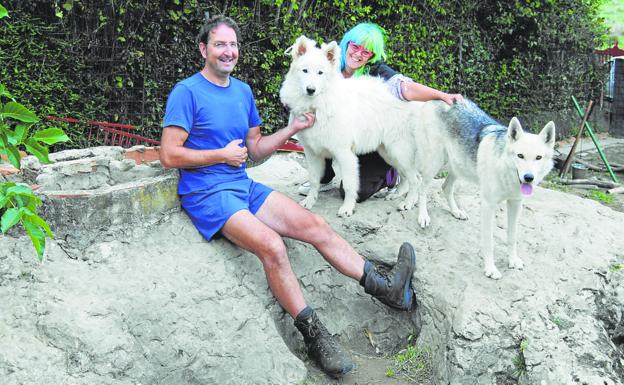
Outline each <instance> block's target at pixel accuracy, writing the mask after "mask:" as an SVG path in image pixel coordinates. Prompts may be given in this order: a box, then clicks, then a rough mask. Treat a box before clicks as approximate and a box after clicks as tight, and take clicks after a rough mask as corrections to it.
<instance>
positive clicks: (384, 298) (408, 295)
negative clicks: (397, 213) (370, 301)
mask: <svg viewBox="0 0 624 385" xmlns="http://www.w3.org/2000/svg"><path fill="white" fill-rule="evenodd" d="M366 263H367V264H370V266H369V267H368V268H367V267H365V271H366V269H368V271H367V272H365V273H364V274H365V277H364V278H363V281H364V282H363V286H364V291H365V292H367V293H368V294H370V295H372V296H373V297H375V298H377V299H378V300H380V301H381V302H383V303H385V304H386V305H388V306H391V307H394V308H397V309H401V310H410V309H411V308H412V304H413V303H414V290H413V289H412V275H413V274H414V270H415V269H416V253H415V252H414V248H413V247H412V245H410V244H409V243H407V242H406V243H403V244H402V245H401V248H400V249H399V256H398V258H397V263H396V265H394V267H393V268H392V270H390V272H389V273H388V274H382V273H380V272H379V271H377V269H376V268H375V267H374V266H372V264H371V263H370V262H368V261H367V262H366Z"/></svg>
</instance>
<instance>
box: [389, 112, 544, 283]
mask: <svg viewBox="0 0 624 385" xmlns="http://www.w3.org/2000/svg"><path fill="white" fill-rule="evenodd" d="M413 135H414V143H415V145H416V146H415V147H416V149H415V154H416V156H415V167H416V169H417V170H418V172H419V173H420V175H421V177H422V182H421V184H420V186H418V189H419V199H418V222H419V224H420V226H421V227H426V226H428V225H429V224H430V221H431V220H430V217H429V213H428V212H427V190H428V188H429V184H430V183H431V181H432V180H433V178H434V177H435V175H436V174H437V173H438V171H439V170H440V168H442V167H443V166H444V164H446V165H447V168H448V176H447V177H446V180H445V182H444V184H443V192H444V195H445V197H446V200H447V202H448V205H449V208H450V211H451V213H452V215H453V216H454V217H456V218H458V219H467V215H466V213H465V212H464V211H463V210H461V209H460V208H459V206H458V205H457V202H456V201H455V195H454V187H455V182H456V181H457V178H458V177H462V178H465V179H468V180H472V181H474V182H477V183H478V184H479V186H480V195H481V253H482V255H483V262H484V267H485V275H486V276H488V277H490V278H493V279H499V278H500V277H501V274H500V272H499V271H498V270H497V269H496V266H495V264H494V257H493V244H492V242H493V226H494V224H493V221H494V213H495V209H496V207H497V206H498V204H500V203H501V202H503V201H505V202H506V203H507V219H508V228H507V237H508V239H507V243H508V253H509V256H508V257H509V267H510V268H516V269H522V268H523V267H524V263H523V261H522V260H521V259H520V258H519V257H518V253H517V239H516V234H517V227H518V218H519V215H520V212H521V208H522V200H523V198H524V197H526V196H529V195H531V194H532V193H533V189H534V186H536V185H537V184H538V183H540V181H541V180H542V179H543V178H544V177H545V176H546V174H548V172H549V171H550V170H551V169H552V167H553V160H552V158H553V151H554V150H553V148H554V143H555V124H554V123H553V122H552V121H551V122H548V123H547V124H546V125H545V126H544V128H543V129H542V130H541V132H540V133H539V134H537V135H536V134H532V133H529V132H525V131H524V130H523V129H522V127H521V125H520V122H519V121H518V119H517V118H515V117H514V118H512V119H511V121H510V122H509V125H508V126H507V127H505V126H503V125H501V124H500V123H498V122H496V121H495V120H494V119H492V118H491V117H490V116H489V115H487V114H486V113H485V112H483V111H482V110H481V109H480V108H479V107H477V106H476V105H475V104H474V103H473V102H471V101H470V100H465V101H464V102H460V103H456V104H455V105H453V106H448V105H447V104H446V103H443V102H439V101H431V102H426V103H424V104H423V105H422V108H421V109H420V117H419V125H418V127H417V129H416V130H415V131H414V133H413ZM399 186H400V185H399ZM412 186H413V185H410V186H409V188H410V189H412V188H413V187H412ZM404 187H405V188H407V186H404ZM403 190H404V189H403ZM403 192H405V191H398V192H397V194H399V195H400V194H402V193H403ZM414 204H415V202H414V201H408V202H406V207H405V208H406V209H410V208H411V207H413V205H414Z"/></svg>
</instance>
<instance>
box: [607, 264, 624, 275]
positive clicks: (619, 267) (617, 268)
mask: <svg viewBox="0 0 624 385" xmlns="http://www.w3.org/2000/svg"><path fill="white" fill-rule="evenodd" d="M621 270H624V263H614V264H612V265H611V266H610V267H609V271H610V272H612V273H617V272H618V271H621Z"/></svg>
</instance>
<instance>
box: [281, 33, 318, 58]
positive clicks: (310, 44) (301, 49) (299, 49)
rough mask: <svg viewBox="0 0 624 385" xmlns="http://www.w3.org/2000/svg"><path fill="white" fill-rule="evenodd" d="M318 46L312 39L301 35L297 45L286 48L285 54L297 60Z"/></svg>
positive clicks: (296, 42)
mask: <svg viewBox="0 0 624 385" xmlns="http://www.w3.org/2000/svg"><path fill="white" fill-rule="evenodd" d="M315 46H316V41H314V40H312V39H308V38H307V37H305V36H304V35H301V36H299V37H298V38H297V40H296V41H295V44H293V45H291V46H290V47H288V48H286V51H284V53H285V54H286V55H290V56H292V58H293V59H296V58H298V57H300V56H303V55H304V54H305V53H306V52H308V50H309V49H311V48H314V47H315Z"/></svg>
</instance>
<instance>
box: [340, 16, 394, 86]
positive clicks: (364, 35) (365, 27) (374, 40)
mask: <svg viewBox="0 0 624 385" xmlns="http://www.w3.org/2000/svg"><path fill="white" fill-rule="evenodd" d="M385 34H386V33H385V31H384V30H383V28H381V27H380V26H378V25H377V24H374V23H360V24H358V25H356V26H355V27H353V28H351V29H350V30H348V31H347V33H345V34H344V36H343V37H342V40H340V51H341V54H340V70H341V71H342V70H344V68H345V66H346V65H347V47H348V45H349V42H350V41H352V42H354V43H355V44H359V45H361V46H362V47H364V48H366V49H367V50H369V51H371V52H372V53H373V56H372V57H371V58H370V59H369V60H368V63H367V65H364V66H362V67H360V68H358V69H357V70H356V71H355V73H354V74H353V76H361V75H365V74H367V73H368V64H369V63H370V64H372V63H375V62H378V61H380V60H386V52H385V51H384V46H385V41H384V39H385Z"/></svg>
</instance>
